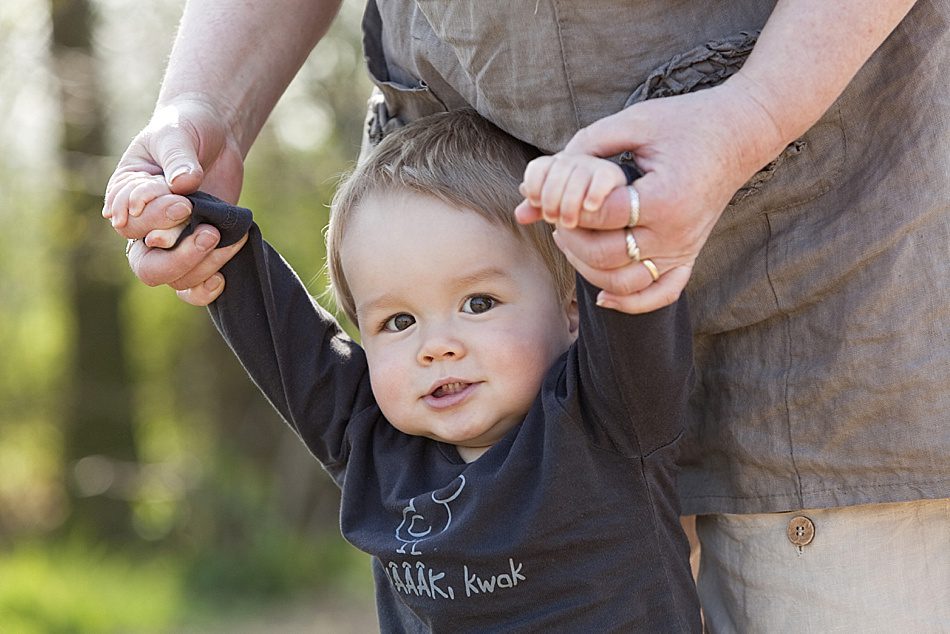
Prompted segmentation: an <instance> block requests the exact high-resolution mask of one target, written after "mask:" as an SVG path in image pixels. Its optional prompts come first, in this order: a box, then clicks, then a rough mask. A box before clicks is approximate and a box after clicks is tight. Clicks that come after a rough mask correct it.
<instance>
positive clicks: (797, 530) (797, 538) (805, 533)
mask: <svg viewBox="0 0 950 634" xmlns="http://www.w3.org/2000/svg"><path fill="white" fill-rule="evenodd" d="M813 539H815V524H814V523H813V522H812V521H811V520H810V519H808V518H807V517H805V516H804V515H797V516H795V517H793V518H792V519H791V521H790V522H789V523H788V541H790V542H792V543H793V544H795V545H796V546H798V547H802V546H807V545H808V544H810V543H811V540H813Z"/></svg>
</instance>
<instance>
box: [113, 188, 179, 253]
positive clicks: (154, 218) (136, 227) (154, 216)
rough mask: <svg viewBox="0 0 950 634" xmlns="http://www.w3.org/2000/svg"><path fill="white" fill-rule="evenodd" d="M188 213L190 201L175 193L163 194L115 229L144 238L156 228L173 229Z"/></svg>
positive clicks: (128, 235)
mask: <svg viewBox="0 0 950 634" xmlns="http://www.w3.org/2000/svg"><path fill="white" fill-rule="evenodd" d="M190 215H191V201H189V200H188V199H187V198H185V197H184V196H179V195H177V194H165V195H163V196H159V197H158V198H155V199H154V200H152V201H150V202H149V203H148V204H147V205H145V207H144V209H143V210H142V213H141V214H139V215H138V216H131V217H129V219H128V222H127V223H126V225H125V226H123V227H116V231H118V232H119V233H120V234H121V235H123V236H125V237H126V238H144V237H145V236H146V235H148V234H149V233H150V232H151V231H154V230H156V229H158V230H168V229H174V228H175V227H177V226H178V225H180V224H181V223H182V222H184V221H185V220H186V219H187V218H188V216H190ZM153 246H159V245H153Z"/></svg>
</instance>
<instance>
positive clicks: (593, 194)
mask: <svg viewBox="0 0 950 634" xmlns="http://www.w3.org/2000/svg"><path fill="white" fill-rule="evenodd" d="M626 184H627V178H626V176H625V175H624V173H623V170H622V169H620V166H619V165H616V164H614V163H610V162H609V161H603V162H602V163H601V164H600V165H599V166H598V169H596V170H595V171H594V175H593V176H592V177H591V180H590V185H589V186H588V187H587V195H586V197H585V198H584V211H588V212H590V211H597V210H598V209H600V208H601V207H603V206H604V201H605V200H606V199H607V196H608V195H609V194H610V192H612V191H613V190H615V189H616V188H618V187H623V186H624V185H626Z"/></svg>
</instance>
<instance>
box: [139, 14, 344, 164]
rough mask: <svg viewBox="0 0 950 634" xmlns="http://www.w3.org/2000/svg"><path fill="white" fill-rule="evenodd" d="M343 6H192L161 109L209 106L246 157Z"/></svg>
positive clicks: (174, 52) (178, 40)
mask: <svg viewBox="0 0 950 634" xmlns="http://www.w3.org/2000/svg"><path fill="white" fill-rule="evenodd" d="M339 6H340V0H275V1H273V2H261V1H258V0H244V1H240V2H238V1H235V0H189V2H188V3H187V5H186V6H185V11H184V15H183V16H182V20H181V25H180V26H179V30H178V35H177V37H176V39H175V44H174V47H173V48H172V53H171V57H170V58H169V62H168V68H167V70H166V73H165V78H164V81H163V82H162V88H161V92H160V94H159V98H158V103H157V105H156V107H157V109H158V108H161V107H163V106H165V105H168V104H170V103H172V102H173V101H174V100H176V99H177V98H180V97H182V96H187V95H190V96H194V97H195V98H198V99H201V100H204V101H206V102H208V103H209V104H210V105H211V106H212V107H213V108H214V110H215V111H216V112H218V113H220V114H221V116H223V117H224V119H225V124H226V125H227V127H228V129H229V130H230V131H231V132H232V133H233V134H234V138H235V139H236V140H237V142H238V145H239V146H240V148H241V152H242V154H244V155H246V154H247V151H248V150H249V149H250V146H251V144H252V143H253V142H254V139H255V138H256V137H257V134H258V132H260V129H261V126H263V124H264V121H265V120H266V119H267V117H268V116H269V115H270V113H271V111H272V110H273V108H274V105H275V104H276V103H277V100H278V99H279V98H280V96H281V94H283V92H284V90H285V89H286V88H287V85H288V84H289V83H290V81H291V80H292V79H293V77H294V75H295V74H296V73H297V71H298V70H299V69H300V66H301V65H302V64H303V62H304V60H305V59H306V58H307V55H308V54H309V53H310V51H311V50H312V49H313V47H314V46H315V45H316V43H317V42H318V41H319V40H320V38H321V37H322V36H323V34H324V33H326V30H327V28H329V26H330V23H331V22H332V21H333V18H334V16H335V15H336V12H337V9H338V8H339Z"/></svg>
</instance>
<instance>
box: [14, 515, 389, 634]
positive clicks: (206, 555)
mask: <svg viewBox="0 0 950 634" xmlns="http://www.w3.org/2000/svg"><path fill="white" fill-rule="evenodd" d="M370 583H371V582H370V580H369V566H368V562H367V561H366V557H365V555H362V554H361V553H358V552H357V551H355V550H354V549H352V548H348V547H341V546H340V543H339V540H305V539H303V538H300V537H290V536H288V535H286V534H283V535H276V534H275V535H269V536H268V537H266V538H264V539H260V540H259V541H255V542H254V543H251V544H245V547H244V548H242V549H241V550H240V551H235V550H230V551H229V550H224V549H222V550H212V551H205V552H203V553H200V554H196V555H193V556H184V555H182V554H180V553H177V554H172V555H162V556H158V555H149V556H146V557H144V558H143V556H142V555H141V554H132V553H123V552H118V551H114V550H113V551H107V550H105V549H101V548H95V547H90V546H88V545H86V544H83V543H82V542H81V541H78V540H72V541H69V542H63V543H58V544H43V543H31V544H20V545H17V546H15V547H14V548H12V549H10V550H8V551H0V633H3V634H7V633H11V634H14V633H15V634H33V633H37V634H85V633H87V632H88V633H95V634H110V633H113V632H115V633H118V632H121V633H123V634H126V633H159V632H172V631H179V630H180V629H183V628H187V627H189V626H192V627H193V626H201V625H208V624H213V623H214V622H216V621H221V620H222V618H224V617H227V618H234V617H240V615H241V614H248V615H250V614H252V613H253V612H254V611H255V610H257V609H258V608H260V607H264V606H267V605H269V604H280V603H283V602H287V601H294V600H297V601H300V600H301V599H303V600H307V601H308V600H313V599H315V598H316V597H318V596H319V593H320V592H321V591H322V590H328V589H332V590H333V592H335V593H336V594H337V595H340V593H341V592H342V593H343V594H344V595H345V594H346V593H363V594H364V596H366V595H367V594H368V593H369V592H371V590H370Z"/></svg>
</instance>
